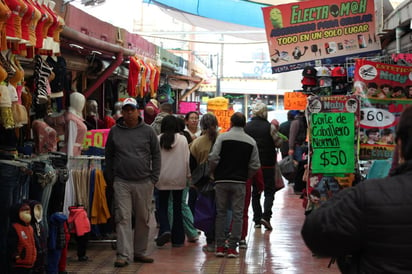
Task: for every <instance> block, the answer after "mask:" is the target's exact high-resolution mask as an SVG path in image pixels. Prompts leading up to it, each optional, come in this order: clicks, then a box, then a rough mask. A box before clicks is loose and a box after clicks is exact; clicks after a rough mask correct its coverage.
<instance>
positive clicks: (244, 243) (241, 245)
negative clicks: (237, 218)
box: [239, 240, 247, 249]
mask: <svg viewBox="0 0 412 274" xmlns="http://www.w3.org/2000/svg"><path fill="white" fill-rule="evenodd" d="M239 248H241V249H246V248H247V243H246V240H240V242H239Z"/></svg>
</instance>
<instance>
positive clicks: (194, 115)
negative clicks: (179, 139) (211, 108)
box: [185, 111, 202, 140]
mask: <svg viewBox="0 0 412 274" xmlns="http://www.w3.org/2000/svg"><path fill="white" fill-rule="evenodd" d="M185 123H186V129H185V131H187V132H189V133H190V136H191V137H192V140H194V139H196V138H197V137H199V136H200V134H201V133H202V131H201V130H200V128H199V113H198V112H197V111H189V112H188V113H186V115H185Z"/></svg>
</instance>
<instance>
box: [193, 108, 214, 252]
mask: <svg viewBox="0 0 412 274" xmlns="http://www.w3.org/2000/svg"><path fill="white" fill-rule="evenodd" d="M200 128H201V131H202V135H200V137H198V138H196V139H195V140H193V142H192V143H191V144H190V169H191V170H192V171H193V170H194V169H195V168H196V166H197V165H200V164H202V163H204V162H206V161H207V160H208V156H209V152H210V151H211V148H212V146H213V144H214V143H215V141H216V138H217V135H218V121H217V118H216V116H215V115H213V114H212V113H206V114H205V115H203V116H202V119H200ZM196 199H197V190H196V189H195V188H194V187H191V188H190V190H189V202H188V203H189V207H190V209H191V210H192V213H193V215H194V210H195V203H196ZM214 231H215V230H214V229H211V231H210V232H208V233H205V234H206V242H207V245H206V246H204V248H203V250H204V251H207V252H214V251H215V232H214Z"/></svg>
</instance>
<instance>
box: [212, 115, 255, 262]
mask: <svg viewBox="0 0 412 274" xmlns="http://www.w3.org/2000/svg"><path fill="white" fill-rule="evenodd" d="M230 124H231V129H230V130H229V131H228V132H225V133H223V134H221V135H219V136H218V137H217V139H216V142H215V144H214V146H213V149H212V152H211V153H210V155H209V164H210V172H211V173H212V174H213V176H214V180H215V182H216V186H215V195H216V212H217V215H216V253H215V254H216V256H217V257H223V256H225V241H226V233H225V229H226V226H227V224H226V223H227V213H228V209H230V208H231V209H232V229H231V234H230V237H229V240H228V249H227V257H229V258H235V257H238V255H239V253H238V252H237V250H236V248H237V244H238V243H239V241H240V236H241V231H242V218H243V207H244V202H245V193H246V186H245V184H246V180H247V179H248V178H250V177H252V176H253V175H254V174H255V173H256V171H257V170H258V169H259V168H260V161H259V152H258V148H257V145H256V142H255V140H254V139H253V138H252V137H250V136H249V135H247V134H246V133H245V131H244V127H245V124H246V117H245V116H244V115H243V114H242V113H240V112H235V113H234V114H233V115H232V116H231V117H230Z"/></svg>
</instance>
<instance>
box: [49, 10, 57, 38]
mask: <svg viewBox="0 0 412 274" xmlns="http://www.w3.org/2000/svg"><path fill="white" fill-rule="evenodd" d="M47 11H48V12H49V14H50V15H51V17H52V18H51V19H52V23H51V25H50V27H49V29H48V30H47V36H48V37H53V35H54V31H55V30H56V28H57V27H58V26H59V20H58V18H57V15H56V14H55V13H54V11H52V10H51V9H50V7H47Z"/></svg>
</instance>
